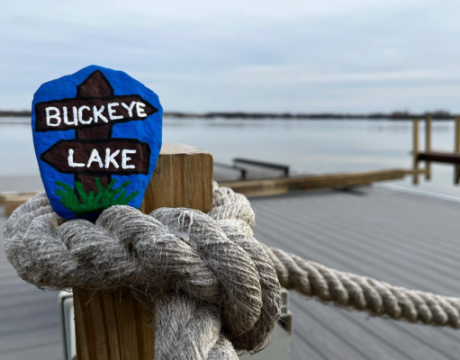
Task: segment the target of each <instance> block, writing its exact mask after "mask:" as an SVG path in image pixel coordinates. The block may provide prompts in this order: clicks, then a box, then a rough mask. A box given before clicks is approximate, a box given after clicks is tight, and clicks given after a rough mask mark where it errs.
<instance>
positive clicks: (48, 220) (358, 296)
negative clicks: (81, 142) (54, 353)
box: [4, 183, 460, 359]
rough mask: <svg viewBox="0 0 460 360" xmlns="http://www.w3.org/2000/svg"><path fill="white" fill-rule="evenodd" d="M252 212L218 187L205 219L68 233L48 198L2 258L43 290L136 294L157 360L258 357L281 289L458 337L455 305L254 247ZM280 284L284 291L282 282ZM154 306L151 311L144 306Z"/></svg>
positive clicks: (179, 216) (75, 225)
mask: <svg viewBox="0 0 460 360" xmlns="http://www.w3.org/2000/svg"><path fill="white" fill-rule="evenodd" d="M253 226H254V212H253V211H252V209H251V207H250V204H249V202H248V200H247V199H246V198H245V197H244V196H243V195H240V194H235V193H234V192H233V191H232V190H231V189H229V188H219V187H218V186H217V184H216V183H215V184H214V209H213V210H211V211H210V212H209V213H208V214H204V213H202V212H200V211H197V210H191V209H185V208H175V209H171V208H161V209H157V210H155V211H153V212H152V213H150V214H149V215H146V214H143V213H141V212H140V211H138V210H136V209H134V208H131V207H128V206H113V207H111V208H109V209H107V210H105V211H104V212H103V213H102V214H101V215H100V216H99V218H98V219H97V221H96V223H95V224H93V223H91V222H89V221H86V220H82V219H77V220H71V221H64V220H63V219H62V218H60V217H59V216H58V215H57V214H56V213H54V212H53V210H52V209H51V206H50V205H49V201H48V199H47V197H46V195H45V194H44V193H41V194H38V195H37V196H35V197H33V198H31V199H30V200H29V201H28V202H26V203H25V204H23V205H21V206H20V207H19V208H18V209H17V210H16V211H15V212H14V213H13V214H12V215H11V217H10V218H9V219H8V221H7V224H6V226H5V230H4V232H5V249H6V253H7V256H8V259H9V261H10V262H11V263H12V264H13V266H14V267H15V268H16V270H17V272H18V274H19V275H20V276H21V278H22V279H24V280H26V281H28V282H30V283H32V284H34V285H36V286H37V287H39V288H42V289H53V290H58V289H70V288H85V289H100V290H111V289H115V288H118V287H122V286H124V287H130V288H132V289H136V292H133V293H135V294H143V295H142V296H141V297H142V299H140V300H141V302H142V303H143V304H145V305H146V306H150V307H151V308H152V307H154V309H152V310H153V311H154V312H155V321H156V326H155V329H156V334H155V337H156V341H155V358H156V359H186V358H187V359H190V358H192V359H236V358H237V355H236V351H235V350H237V351H238V350H245V351H257V350H259V349H260V348H261V347H263V346H264V344H265V343H266V341H267V339H268V337H269V335H270V333H271V331H272V330H273V328H274V326H275V324H276V321H277V320H278V318H279V315H280V306H281V299H280V283H281V285H282V286H284V287H286V288H288V289H295V290H297V291H299V292H300V293H302V294H304V295H306V296H309V297H317V298H319V299H320V300H322V301H324V302H331V303H334V304H336V305H339V306H342V307H351V308H354V309H357V310H361V311H367V312H369V313H370V314H372V315H375V316H388V317H390V318H392V319H396V320H399V319H405V320H408V321H410V322H423V323H425V324H430V325H445V326H451V327H454V328H458V327H460V300H459V299H457V298H449V297H443V296H439V295H435V294H430V293H424V292H419V291H413V290H407V289H404V288H400V287H395V286H392V285H389V284H386V283H384V282H380V281H377V280H374V279H370V278H366V277H362V276H357V275H353V274H347V273H344V272H339V271H336V270H332V269H329V268H327V267H325V266H322V265H320V264H317V263H314V262H310V261H306V260H303V259H301V258H299V257H298V256H296V255H292V254H287V253H285V252H283V251H281V250H279V249H271V248H268V247H266V246H265V245H262V244H260V243H259V242H258V241H257V240H256V239H254V237H253V233H252V227H253ZM278 279H279V280H278ZM154 295H155V301H152V300H151V299H152V298H153V296H154Z"/></svg>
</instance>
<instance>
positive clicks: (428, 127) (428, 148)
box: [425, 116, 431, 180]
mask: <svg viewBox="0 0 460 360" xmlns="http://www.w3.org/2000/svg"><path fill="white" fill-rule="evenodd" d="M425 151H426V152H429V151H431V116H427V118H426V122H425ZM425 164H426V165H425V179H426V180H431V161H425Z"/></svg>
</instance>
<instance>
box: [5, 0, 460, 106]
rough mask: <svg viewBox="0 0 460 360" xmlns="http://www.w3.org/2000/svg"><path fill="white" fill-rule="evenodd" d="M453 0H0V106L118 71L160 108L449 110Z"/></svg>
mask: <svg viewBox="0 0 460 360" xmlns="http://www.w3.org/2000/svg"><path fill="white" fill-rule="evenodd" d="M459 13H460V1H458V0H385V1H382V0H346V1H344V0H321V1H305V0H280V1H269V0H231V1H216V0H212V1H211V0H210V1H200V0H198V1H190V0H168V1H161V2H160V1H154V0H148V1H140V0H124V1H117V0H113V1H98V0H92V1H86V0H80V1H71V2H70V1H62V0H59V1H48V0H40V1H37V0H21V1H15V2H7V1H5V0H0V109H5V110H27V109H30V104H31V102H32V97H33V94H34V92H35V91H36V90H37V89H38V87H39V86H40V85H41V84H42V83H43V82H46V81H49V80H52V79H55V78H59V77H61V76H63V75H68V74H72V73H74V72H76V71H78V70H79V69H81V68H83V67H85V66H87V65H91V64H95V65H100V66H105V67H110V68H113V69H117V70H123V71H125V72H127V73H128V74H130V75H131V76H133V77H134V78H136V79H137V80H139V81H141V82H142V83H144V84H145V85H146V86H148V87H149V88H151V89H152V90H153V91H155V92H156V93H157V94H158V95H159V96H160V100H161V103H162V105H163V107H164V109H165V111H187V112H205V111H254V112H256V111H257V112H292V113H297V112H304V113H305V112H307V113H308V112H352V113H363V112H379V111H383V112H389V111H393V110H408V111H414V112H415V111H417V112H418V111H426V110H439V109H443V110H448V111H453V112H460V41H459V40H460V21H459V17H458V14H459Z"/></svg>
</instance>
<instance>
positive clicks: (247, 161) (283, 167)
mask: <svg viewBox="0 0 460 360" xmlns="http://www.w3.org/2000/svg"><path fill="white" fill-rule="evenodd" d="M237 162H239V163H243V164H248V165H254V166H260V167H265V168H270V169H277V170H282V171H283V172H284V176H286V177H288V176H289V165H282V164H274V163H269V162H265V161H258V160H257V161H256V160H250V159H243V158H234V159H233V163H237Z"/></svg>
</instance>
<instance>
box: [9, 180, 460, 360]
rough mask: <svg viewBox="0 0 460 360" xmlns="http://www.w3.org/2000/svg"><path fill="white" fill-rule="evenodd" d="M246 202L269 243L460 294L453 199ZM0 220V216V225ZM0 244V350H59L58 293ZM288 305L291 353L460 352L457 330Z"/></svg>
mask: <svg viewBox="0 0 460 360" xmlns="http://www.w3.org/2000/svg"><path fill="white" fill-rule="evenodd" d="M251 202H252V205H253V207H254V209H255V211H256V222H257V225H256V227H255V235H256V237H257V239H259V240H260V241H262V242H265V243H266V244H268V245H270V246H275V247H279V248H282V249H284V250H286V251H288V252H291V253H295V254H297V255H300V256H302V257H304V258H307V259H310V260H313V261H316V262H319V263H322V264H325V265H327V266H330V267H333V268H336V269H339V270H344V271H349V272H354V273H357V274H362V275H368V276H372V277H375V278H377V279H380V280H384V281H388V282H391V283H393V284H396V285H401V286H406V287H409V288H414V289H420V290H425V291H432V292H438V293H440V294H444V295H450V296H460V275H459V274H460V239H459V237H460V236H459V233H460V231H459V230H460V202H454V201H447V200H440V199H434V198H429V197H425V196H420V195H414V194H408V193H404V192H396V191H392V190H386V189H382V188H362V189H359V190H353V191H318V192H304V193H295V194H289V195H286V196H277V197H267V198H258V199H252V201H251ZM2 212H3V209H1V208H0V213H2ZM4 222H5V217H4V216H0V226H2V227H3V224H4ZM0 243H1V245H0V359H2V360H26V359H30V358H34V359H40V360H41V359H43V360H58V359H62V358H63V355H62V353H63V351H62V343H61V332H60V319H59V311H58V302H57V295H56V294H55V293H53V292H43V291H40V290H37V289H36V288H35V287H33V286H32V285H29V284H27V283H25V282H23V281H22V280H21V279H19V277H18V276H17V275H16V273H15V271H14V269H13V268H12V267H11V265H10V264H9V263H8V262H7V260H6V258H5V254H4V250H3V238H2V239H1V241H0ZM290 308H291V312H292V313H293V315H294V334H293V338H292V340H293V341H292V346H291V359H306V360H383V359H388V360H390V359H391V360H409V359H411V360H438V359H439V360H445V359H449V360H459V359H460V330H458V331H456V330H452V329H449V328H434V327H428V326H424V325H414V324H408V323H404V322H394V321H391V320H386V319H380V318H369V317H368V316H367V315H366V314H362V313H358V312H354V311H353V312H352V311H346V310H343V309H338V308H335V307H333V306H325V305H323V304H321V303H319V302H317V301H315V300H311V299H310V300H308V299H306V298H303V297H301V296H298V295H296V294H293V293H291V298H290Z"/></svg>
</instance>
